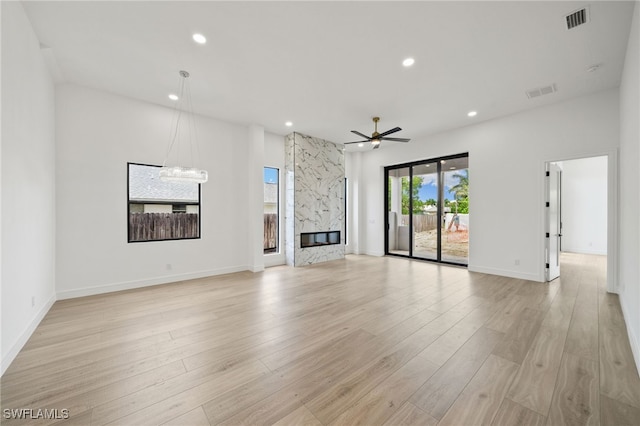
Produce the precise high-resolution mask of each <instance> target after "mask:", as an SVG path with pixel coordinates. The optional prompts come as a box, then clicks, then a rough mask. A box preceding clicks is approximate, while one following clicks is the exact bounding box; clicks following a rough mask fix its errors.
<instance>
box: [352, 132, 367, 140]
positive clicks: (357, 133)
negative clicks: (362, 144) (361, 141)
mask: <svg viewBox="0 0 640 426" xmlns="http://www.w3.org/2000/svg"><path fill="white" fill-rule="evenodd" d="M351 133H355V134H356V135H358V136H360V137H363V138H365V139H366V140H367V141H370V140H371V138H370V137H369V136H367V135H364V134H362V133H360V132H358V131H357V130H352V131H351Z"/></svg>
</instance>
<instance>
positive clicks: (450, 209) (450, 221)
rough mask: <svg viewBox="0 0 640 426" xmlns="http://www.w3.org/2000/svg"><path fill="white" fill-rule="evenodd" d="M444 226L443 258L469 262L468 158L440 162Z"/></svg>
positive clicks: (449, 260) (448, 260) (464, 262)
mask: <svg viewBox="0 0 640 426" xmlns="http://www.w3.org/2000/svg"><path fill="white" fill-rule="evenodd" d="M442 174H443V182H444V207H445V217H444V229H443V232H442V257H441V259H442V260H443V261H446V262H455V263H461V264H465V265H466V264H467V263H469V159H468V158H467V157H464V158H454V159H451V160H446V161H444V160H443V162H442Z"/></svg>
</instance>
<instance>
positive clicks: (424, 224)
mask: <svg viewBox="0 0 640 426" xmlns="http://www.w3.org/2000/svg"><path fill="white" fill-rule="evenodd" d="M411 169H412V172H413V173H412V174H413V177H412V181H411V183H412V185H411V199H412V203H411V204H412V209H411V211H412V223H413V228H412V231H413V232H412V235H413V244H412V245H413V256H414V257H419V258H421V259H430V260H438V193H439V191H438V189H439V188H440V184H439V179H438V163H437V162H431V163H424V164H417V165H415V166H412V167H411Z"/></svg>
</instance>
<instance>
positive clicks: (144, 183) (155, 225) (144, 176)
mask: <svg viewBox="0 0 640 426" xmlns="http://www.w3.org/2000/svg"><path fill="white" fill-rule="evenodd" d="M159 171H160V166H153V165H148V164H136V163H127V185H128V191H127V192H128V202H127V204H128V230H129V232H128V235H129V242H130V243H132V242H142V241H163V240H185V239H193V238H200V185H199V184H197V183H177V182H163V181H161V180H160V175H159Z"/></svg>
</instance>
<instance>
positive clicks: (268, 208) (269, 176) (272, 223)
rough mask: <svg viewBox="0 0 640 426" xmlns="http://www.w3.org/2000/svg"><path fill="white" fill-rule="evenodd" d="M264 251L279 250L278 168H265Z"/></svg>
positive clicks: (273, 251)
mask: <svg viewBox="0 0 640 426" xmlns="http://www.w3.org/2000/svg"><path fill="white" fill-rule="evenodd" d="M263 247H264V253H265V254H267V253H277V252H278V169H274V168H272V167H265V168H264V244H263Z"/></svg>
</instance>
